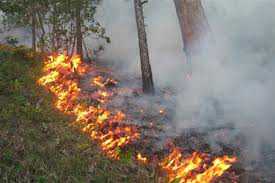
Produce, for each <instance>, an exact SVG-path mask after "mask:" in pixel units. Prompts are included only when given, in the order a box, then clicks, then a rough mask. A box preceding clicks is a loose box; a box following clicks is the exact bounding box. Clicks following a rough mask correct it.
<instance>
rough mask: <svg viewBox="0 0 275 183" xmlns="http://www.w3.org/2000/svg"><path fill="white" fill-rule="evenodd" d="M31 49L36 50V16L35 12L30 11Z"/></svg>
mask: <svg viewBox="0 0 275 183" xmlns="http://www.w3.org/2000/svg"><path fill="white" fill-rule="evenodd" d="M33 11H34V10H33ZM32 50H33V51H34V52H36V16H35V12H33V13H32Z"/></svg>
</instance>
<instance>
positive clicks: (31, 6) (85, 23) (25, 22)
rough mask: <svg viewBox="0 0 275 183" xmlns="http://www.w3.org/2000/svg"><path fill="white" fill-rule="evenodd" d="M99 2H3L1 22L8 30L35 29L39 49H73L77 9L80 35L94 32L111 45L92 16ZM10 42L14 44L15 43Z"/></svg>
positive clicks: (99, 0) (67, 0) (9, 0)
mask: <svg viewBox="0 0 275 183" xmlns="http://www.w3.org/2000/svg"><path fill="white" fill-rule="evenodd" d="M100 2H101V0H2V1H1V2H0V11H2V12H3V13H4V16H3V22H2V23H3V24H4V25H5V27H6V28H7V29H11V28H14V27H23V28H27V29H29V28H31V29H35V30H36V34H37V37H38V41H37V44H38V46H39V47H41V48H42V47H43V49H44V50H45V49H48V50H58V49H69V48H70V47H74V39H75V36H76V26H77V25H76V23H75V16H76V11H77V7H79V6H80V8H81V20H82V22H81V29H82V33H83V36H84V37H85V36H88V35H90V34H91V33H95V34H96V35H97V36H98V37H100V38H103V39H105V40H106V42H110V38H109V37H107V36H106V31H105V29H104V28H103V27H102V26H101V25H100V23H99V22H97V21H96V20H95V17H94V15H95V13H96V7H97V5H98V4H99V3H100ZM34 22H35V25H34V24H33V23H34ZM10 41H12V44H15V43H16V42H14V41H15V40H10Z"/></svg>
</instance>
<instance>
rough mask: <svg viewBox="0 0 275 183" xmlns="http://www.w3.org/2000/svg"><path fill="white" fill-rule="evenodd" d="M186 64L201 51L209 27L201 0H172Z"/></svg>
mask: <svg viewBox="0 0 275 183" xmlns="http://www.w3.org/2000/svg"><path fill="white" fill-rule="evenodd" d="M174 3H175V7H176V12H177V16H178V20H179V24H180V29H181V33H182V39H183V44H184V50H185V53H186V57H187V60H188V62H190V61H191V60H192V57H193V56H195V55H196V54H197V53H199V52H200V51H201V43H202V41H203V40H204V39H205V38H207V37H208V36H209V33H210V27H209V24H208V21H207V18H206V16H205V13H204V9H203V6H202V3H201V0H174Z"/></svg>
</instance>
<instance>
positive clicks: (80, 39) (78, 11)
mask: <svg viewBox="0 0 275 183" xmlns="http://www.w3.org/2000/svg"><path fill="white" fill-rule="evenodd" d="M81 27H82V25H81V4H80V3H79V2H78V3H77V6H76V53H77V54H78V55H79V56H80V58H81V60H83V46H82V45H83V37H82V31H81Z"/></svg>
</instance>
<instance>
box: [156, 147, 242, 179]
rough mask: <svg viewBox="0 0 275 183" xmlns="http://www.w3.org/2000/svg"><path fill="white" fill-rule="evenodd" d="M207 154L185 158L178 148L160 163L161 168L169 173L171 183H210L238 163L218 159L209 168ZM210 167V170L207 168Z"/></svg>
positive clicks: (194, 154)
mask: <svg viewBox="0 0 275 183" xmlns="http://www.w3.org/2000/svg"><path fill="white" fill-rule="evenodd" d="M204 156H205V154H203V153H197V152H194V153H193V154H192V155H191V156H189V157H186V158H184V157H183V155H182V153H181V151H180V150H179V149H178V148H174V149H173V151H172V152H171V153H170V154H169V155H168V156H167V157H166V158H164V159H163V160H162V161H161V162H160V167H161V168H162V169H163V170H165V171H166V172H167V175H168V181H169V182H174V181H177V182H180V183H210V182H212V181H213V180H215V178H218V177H220V176H222V175H223V174H224V172H225V171H226V170H228V169H229V168H230V167H231V166H232V164H233V163H235V162H236V161H237V159H236V158H235V157H233V158H231V157H229V156H224V157H218V158H216V159H215V160H214V161H213V162H212V165H211V166H210V167H209V166H208V165H207V164H205V161H204ZM206 167H208V168H206Z"/></svg>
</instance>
